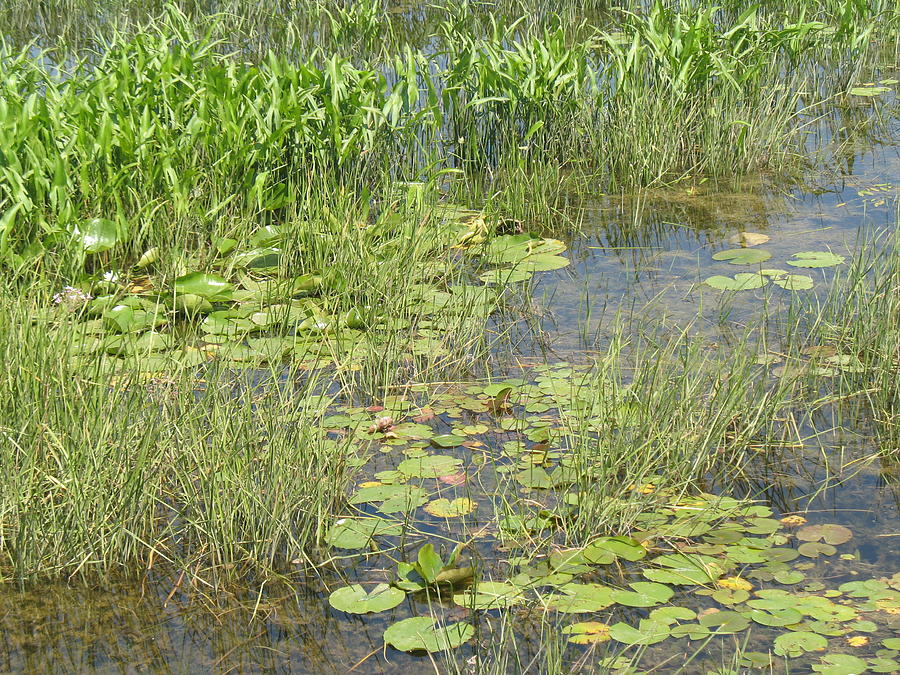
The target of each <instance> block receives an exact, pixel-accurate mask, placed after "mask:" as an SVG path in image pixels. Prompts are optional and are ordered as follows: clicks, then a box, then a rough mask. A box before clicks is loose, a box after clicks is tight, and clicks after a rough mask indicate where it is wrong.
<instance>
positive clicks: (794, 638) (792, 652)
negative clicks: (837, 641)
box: [775, 631, 828, 657]
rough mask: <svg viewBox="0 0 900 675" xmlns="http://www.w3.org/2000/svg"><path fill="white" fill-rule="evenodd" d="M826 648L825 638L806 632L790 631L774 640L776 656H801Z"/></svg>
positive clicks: (826, 641)
mask: <svg viewBox="0 0 900 675" xmlns="http://www.w3.org/2000/svg"><path fill="white" fill-rule="evenodd" d="M827 646H828V640H827V639H826V638H824V637H823V636H821V635H819V634H817V633H810V632H808V631H791V632H790V633H783V634H782V635H779V636H778V637H776V638H775V653H776V654H778V656H790V657H797V656H802V655H803V654H805V653H806V652H813V651H819V650H820V649H825V648H826V647H827Z"/></svg>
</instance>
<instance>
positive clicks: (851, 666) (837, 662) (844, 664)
mask: <svg viewBox="0 0 900 675" xmlns="http://www.w3.org/2000/svg"><path fill="white" fill-rule="evenodd" d="M812 669H813V670H814V671H816V672H817V673H824V675H859V674H860V673H864V672H866V670H868V666H867V665H866V662H865V661H863V660H862V659H861V658H859V657H858V656H853V654H826V655H825V656H823V657H822V660H821V662H820V663H817V664H813V666H812Z"/></svg>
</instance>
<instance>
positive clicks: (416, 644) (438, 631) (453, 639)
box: [384, 616, 475, 652]
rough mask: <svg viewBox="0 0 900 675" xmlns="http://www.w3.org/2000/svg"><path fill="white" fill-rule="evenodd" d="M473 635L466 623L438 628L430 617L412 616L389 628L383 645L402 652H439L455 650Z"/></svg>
mask: <svg viewBox="0 0 900 675" xmlns="http://www.w3.org/2000/svg"><path fill="white" fill-rule="evenodd" d="M474 635H475V629H474V628H473V627H472V625H471V624H468V623H454V624H450V625H448V626H442V627H439V626H436V625H435V622H434V619H432V618H430V617H426V616H414V617H411V618H409V619H404V620H403V621H398V622H397V623H395V624H393V625H392V626H389V627H388V628H387V630H385V631H384V643H385V644H387V645H390V646H392V647H394V648H395V649H399V650H400V651H402V652H413V651H418V650H424V651H428V652H439V651H442V650H445V649H455V648H456V647H459V646H460V645H461V644H463V643H465V642H468V641H469V640H471V639H472V637H473V636H474Z"/></svg>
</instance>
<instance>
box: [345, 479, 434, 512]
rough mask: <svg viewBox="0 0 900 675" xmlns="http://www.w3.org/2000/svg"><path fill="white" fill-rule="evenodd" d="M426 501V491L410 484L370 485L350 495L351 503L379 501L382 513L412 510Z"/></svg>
mask: <svg viewBox="0 0 900 675" xmlns="http://www.w3.org/2000/svg"><path fill="white" fill-rule="evenodd" d="M427 501H428V493H427V492H426V491H425V490H423V489H422V488H420V487H415V486H412V485H402V484H401V485H372V486H369V487H364V488H361V489H360V490H358V491H357V492H356V494H354V495H353V496H352V497H350V503H351V504H366V503H370V502H381V504H380V506H379V507H378V510H379V511H381V512H383V513H397V512H401V511H403V512H405V511H412V510H413V509H415V508H418V507H419V506H421V505H422V504H424V503H425V502H427Z"/></svg>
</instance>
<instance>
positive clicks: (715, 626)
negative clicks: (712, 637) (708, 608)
mask: <svg viewBox="0 0 900 675" xmlns="http://www.w3.org/2000/svg"><path fill="white" fill-rule="evenodd" d="M700 625H701V626H704V627H706V628H709V629H710V631H712V632H714V633H719V634H724V635H727V634H731V633H740V632H741V631H742V630H746V629H747V627H748V626H749V625H750V619H748V618H747V617H745V616H743V615H742V614H738V613H737V612H733V611H731V610H724V611H721V612H711V613H709V614H704V615H703V616H701V617H700Z"/></svg>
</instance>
